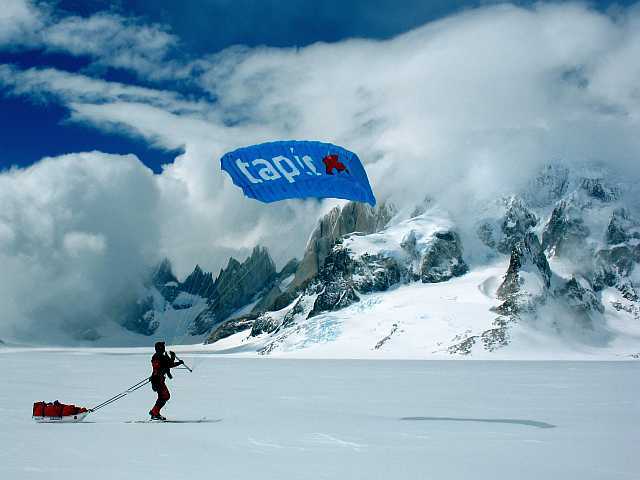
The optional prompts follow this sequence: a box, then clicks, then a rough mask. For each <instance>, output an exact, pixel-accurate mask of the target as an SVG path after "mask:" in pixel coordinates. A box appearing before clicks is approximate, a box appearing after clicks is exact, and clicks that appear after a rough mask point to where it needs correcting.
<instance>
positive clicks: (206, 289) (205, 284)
mask: <svg viewBox="0 0 640 480" xmlns="http://www.w3.org/2000/svg"><path fill="white" fill-rule="evenodd" d="M213 285H214V283H213V276H212V275H211V273H210V272H203V271H202V269H201V268H200V265H196V268H194V269H193V272H191V274H190V275H189V276H188V277H187V278H185V280H184V282H182V283H181V284H180V291H182V292H186V293H189V294H191V295H197V296H199V297H203V298H209V297H210V296H211V295H212V293H213Z"/></svg>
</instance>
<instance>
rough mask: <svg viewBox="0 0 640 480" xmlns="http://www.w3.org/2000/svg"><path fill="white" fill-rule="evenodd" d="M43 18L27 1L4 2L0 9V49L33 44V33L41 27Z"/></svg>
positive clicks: (42, 13) (6, 0)
mask: <svg viewBox="0 0 640 480" xmlns="http://www.w3.org/2000/svg"><path fill="white" fill-rule="evenodd" d="M44 16H45V15H44V12H43V11H41V10H39V9H37V8H36V7H35V6H34V5H33V4H32V3H31V2H29V1H28V0H5V1H4V2H3V3H2V8H1V9H0V48H2V47H5V48H7V47H9V48H11V47H14V48H15V47H16V46H17V45H21V46H25V45H30V44H32V43H34V42H35V40H36V39H35V37H34V35H33V33H34V32H35V31H38V30H39V29H40V28H41V27H42V25H43V22H44Z"/></svg>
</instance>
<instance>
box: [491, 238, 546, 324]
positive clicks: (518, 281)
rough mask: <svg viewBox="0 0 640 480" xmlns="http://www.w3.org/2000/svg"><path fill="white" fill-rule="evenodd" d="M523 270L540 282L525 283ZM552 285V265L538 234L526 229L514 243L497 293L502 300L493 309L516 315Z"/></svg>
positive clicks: (526, 308) (530, 305)
mask: <svg viewBox="0 0 640 480" xmlns="http://www.w3.org/2000/svg"><path fill="white" fill-rule="evenodd" d="M524 272H527V274H528V276H530V278H529V281H530V282H531V281H533V282H539V285H536V284H535V283H534V284H529V285H527V284H526V281H525V276H524V275H523V273H524ZM550 285H551V269H550V268H549V263H548V262H547V258H546V257H545V255H544V251H543V250H542V246H541V245H540V242H539V241H538V237H537V236H536V235H535V234H534V233H532V232H529V233H527V235H525V237H524V239H523V240H521V241H520V242H519V243H518V244H517V245H515V246H514V247H513V251H512V252H511V258H510V260H509V268H508V269H507V273H506V275H505V277H504V280H503V282H502V284H501V285H500V286H499V287H498V290H497V296H498V298H500V299H501V300H503V301H504V302H503V304H502V305H500V306H499V307H497V308H496V309H495V311H496V312H498V313H500V314H501V315H508V316H514V315H515V316H517V315H518V313H520V312H522V311H530V310H531V308H532V305H533V303H535V302H536V301H538V300H539V299H540V298H541V297H543V296H544V295H545V293H546V291H547V289H548V288H549V286H550Z"/></svg>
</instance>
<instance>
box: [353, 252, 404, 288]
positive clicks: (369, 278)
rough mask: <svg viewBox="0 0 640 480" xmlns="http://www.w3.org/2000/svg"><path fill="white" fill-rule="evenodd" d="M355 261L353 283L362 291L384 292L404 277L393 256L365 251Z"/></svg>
mask: <svg viewBox="0 0 640 480" xmlns="http://www.w3.org/2000/svg"><path fill="white" fill-rule="evenodd" d="M353 263H354V265H353V285H354V287H355V288H356V290H357V291H358V292H360V293H371V292H383V291H386V290H388V289H389V287H391V286H392V285H394V284H396V283H399V282H400V281H401V279H402V268H401V267H400V266H399V265H398V262H397V261H396V260H394V259H393V258H389V257H384V256H382V255H369V254H366V253H365V254H364V255H362V256H361V257H360V258H358V259H357V260H356V261H354V262H353Z"/></svg>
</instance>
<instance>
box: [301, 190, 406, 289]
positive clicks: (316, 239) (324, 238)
mask: <svg viewBox="0 0 640 480" xmlns="http://www.w3.org/2000/svg"><path fill="white" fill-rule="evenodd" d="M394 213H395V208H394V207H393V206H392V205H388V204H385V203H381V204H379V205H378V206H376V207H371V206H369V205H367V204H365V203H360V202H349V203H347V204H346V205H344V206H343V207H342V208H341V207H335V208H333V209H332V210H331V211H330V212H329V213H328V214H326V215H325V216H324V217H323V218H322V219H320V221H319V222H318V226H317V227H316V229H315V230H314V231H313V233H312V234H311V238H310V239H309V242H308V243H307V247H306V249H305V252H304V256H303V257H302V261H301V262H300V265H299V267H298V270H297V271H296V276H295V278H294V280H293V283H292V285H291V287H292V288H297V287H300V286H302V285H303V284H304V283H306V282H307V281H308V280H310V279H311V278H313V277H315V276H316V275H317V274H318V272H319V271H320V269H321V268H322V266H323V264H324V261H325V259H326V258H327V256H328V255H329V252H330V251H331V249H332V248H333V247H334V245H335V244H336V242H337V241H338V240H339V239H340V238H342V237H344V236H345V235H347V234H351V233H355V232H358V233H361V234H365V235H366V234H370V233H375V232H378V231H380V230H382V229H383V228H384V227H385V226H386V225H387V224H388V223H389V221H390V220H391V217H393V215H394Z"/></svg>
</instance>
